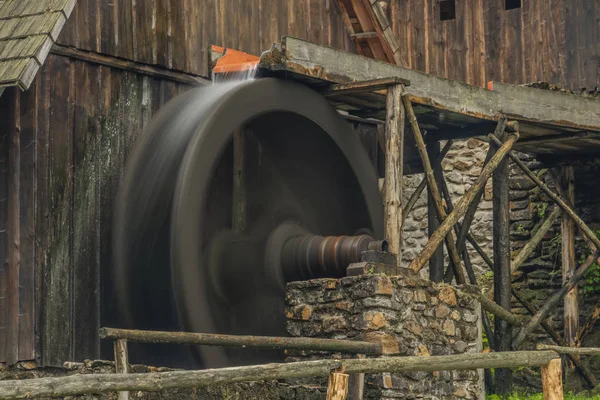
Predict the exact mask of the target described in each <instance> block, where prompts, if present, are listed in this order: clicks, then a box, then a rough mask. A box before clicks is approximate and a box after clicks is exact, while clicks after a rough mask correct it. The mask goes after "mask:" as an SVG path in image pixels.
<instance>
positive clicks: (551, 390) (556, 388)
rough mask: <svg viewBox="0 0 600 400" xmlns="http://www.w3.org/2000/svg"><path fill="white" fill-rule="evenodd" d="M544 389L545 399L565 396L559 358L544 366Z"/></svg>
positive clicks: (557, 398) (560, 399)
mask: <svg viewBox="0 0 600 400" xmlns="http://www.w3.org/2000/svg"><path fill="white" fill-rule="evenodd" d="M542 391H543V392H544V400H562V399H563V398H564V395H563V385H562V366H561V360H560V359H559V358H557V359H555V360H552V361H550V363H549V364H548V365H546V366H543V367H542Z"/></svg>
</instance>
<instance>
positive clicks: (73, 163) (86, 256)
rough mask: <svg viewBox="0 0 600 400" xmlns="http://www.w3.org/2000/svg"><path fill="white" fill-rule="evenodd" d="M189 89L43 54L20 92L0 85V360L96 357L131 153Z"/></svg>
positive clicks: (52, 360)
mask: <svg viewBox="0 0 600 400" xmlns="http://www.w3.org/2000/svg"><path fill="white" fill-rule="evenodd" d="M188 88H189V87H188V86H186V85H182V84H177V83H174V82H170V81H164V80H157V79H153V78H150V77H147V76H144V75H140V74H136V73H132V72H127V71H124V70H117V69H111V68H108V67H104V66H99V65H95V64H90V63H86V62H83V61H79V60H72V59H69V58H67V57H62V56H55V55H50V56H49V57H48V60H47V62H46V64H45V65H44V67H43V69H42V71H41V72H40V74H39V75H38V76H37V78H36V80H35V82H34V84H33V86H32V87H31V88H30V89H29V90H28V91H27V92H24V93H22V94H20V95H19V93H18V92H17V91H16V90H12V89H11V90H7V91H6V92H5V93H4V95H3V96H2V98H1V99H2V102H3V103H2V104H3V107H2V108H0V109H1V110H2V115H3V121H7V123H5V124H3V126H2V129H1V132H0V242H1V244H2V245H0V259H1V260H3V261H2V262H0V361H9V362H14V361H17V360H32V359H34V357H35V354H36V351H40V350H41V356H42V359H43V361H44V364H45V365H61V364H62V362H64V361H65V360H71V359H77V360H83V359H85V358H94V357H98V355H99V348H100V344H99V341H98V338H97V333H98V328H99V327H100V290H101V288H100V274H101V272H102V271H103V270H104V269H106V268H110V266H111V236H110V232H111V222H112V205H113V201H114V194H115V192H116V189H117V185H118V182H119V179H120V175H121V172H122V170H123V167H124V164H125V159H126V156H127V154H128V152H129V149H130V148H131V147H132V144H133V142H134V140H135V138H136V137H137V135H138V133H139V132H140V131H141V130H142V128H143V126H144V125H145V124H147V123H148V121H149V119H150V117H151V115H152V114H153V113H155V112H157V111H158V109H159V108H160V107H161V106H162V105H163V104H164V103H165V102H167V101H168V100H170V99H171V98H172V97H174V96H176V95H177V94H179V93H181V92H183V91H184V90H187V89H188ZM15 104H16V105H18V107H17V108H15ZM4 106H6V107H4ZM4 117H6V119H5V118H4ZM19 124H20V131H19V129H17V128H18V127H19ZM15 146H18V147H19V149H20V152H19V151H16V152H15V151H13V150H14V149H15ZM9 149H10V150H11V151H9ZM17 156H18V157H19V159H20V160H19V161H18V162H16V163H11V162H10V161H11V160H14V159H15V157H17ZM10 165H13V167H12V168H10V169H9V168H8V166H10ZM14 166H19V168H18V169H16V168H15V167H14ZM15 177H16V181H15ZM15 188H16V191H15V190H14V189H15ZM8 193H13V196H8V195H7V194H8ZM15 207H16V208H15ZM13 209H16V210H17V213H16V215H15V213H12V212H11V211H12V210H13ZM11 216H12V218H11ZM8 235H11V237H16V238H19V240H17V241H13V240H8V239H7V236H8ZM4 260H6V261H4ZM101 267H102V268H101ZM15 280H17V281H18V283H16V282H13V281H15ZM111 296H112V295H111V294H110V293H109V294H108V295H107V296H106V298H107V299H111ZM36 305H37V307H36ZM36 335H39V336H41V337H40V338H39V340H38V341H37V343H36Z"/></svg>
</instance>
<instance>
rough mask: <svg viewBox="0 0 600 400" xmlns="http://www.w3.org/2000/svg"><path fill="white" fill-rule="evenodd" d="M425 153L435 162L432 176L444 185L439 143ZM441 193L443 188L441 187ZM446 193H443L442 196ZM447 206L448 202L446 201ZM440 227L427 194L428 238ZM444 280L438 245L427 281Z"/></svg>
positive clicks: (431, 145) (431, 200) (442, 262)
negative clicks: (439, 160)
mask: <svg viewBox="0 0 600 400" xmlns="http://www.w3.org/2000/svg"><path fill="white" fill-rule="evenodd" d="M427 153H428V155H429V158H430V159H431V160H436V161H435V162H434V164H433V174H434V176H435V180H436V181H437V182H440V183H442V185H443V183H444V172H443V171H442V164H441V162H437V160H438V159H439V158H440V157H439V156H440V143H439V142H433V143H428V144H427ZM442 192H444V190H443V186H442ZM445 194H446V193H445V192H444V195H445ZM446 204H448V200H446ZM439 226H440V220H439V219H438V218H437V216H436V212H435V201H434V199H433V196H432V195H431V193H428V194H427V232H428V235H429V237H431V235H432V234H433V232H435V231H436V230H437V229H438V228H439ZM443 279H444V246H442V245H441V244H440V246H438V248H437V249H436V250H435V252H434V253H433V255H432V256H431V259H430V260H429V280H430V281H432V282H442V280H443Z"/></svg>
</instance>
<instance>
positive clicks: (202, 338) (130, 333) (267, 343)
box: [99, 328, 382, 355]
mask: <svg viewBox="0 0 600 400" xmlns="http://www.w3.org/2000/svg"><path fill="white" fill-rule="evenodd" d="M99 335H100V338H101V339H113V340H115V339H127V340H128V341H130V342H138V343H172V344H186V345H199V346H223V347H244V348H254V349H273V350H313V351H333V352H341V353H357V354H368V355H379V354H381V351H382V350H381V343H371V342H360V341H353V340H337V339H316V338H288V337H271V336H243V335H219V334H212V333H190V332H160V331H140V330H129V329H116V328H101V329H100V331H99Z"/></svg>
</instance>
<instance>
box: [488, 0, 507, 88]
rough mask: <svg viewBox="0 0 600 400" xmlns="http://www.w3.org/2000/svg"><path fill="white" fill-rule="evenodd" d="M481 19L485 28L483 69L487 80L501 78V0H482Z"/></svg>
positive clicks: (498, 79)
mask: <svg viewBox="0 0 600 400" xmlns="http://www.w3.org/2000/svg"><path fill="white" fill-rule="evenodd" d="M483 2H484V8H483V19H484V28H485V52H486V56H485V60H486V61H485V69H486V80H487V81H500V80H502V73H501V71H500V65H501V63H502V62H503V61H502V57H501V53H503V51H501V46H502V39H501V36H500V33H499V32H500V29H501V26H502V24H503V19H502V14H501V11H500V7H501V0H483Z"/></svg>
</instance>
